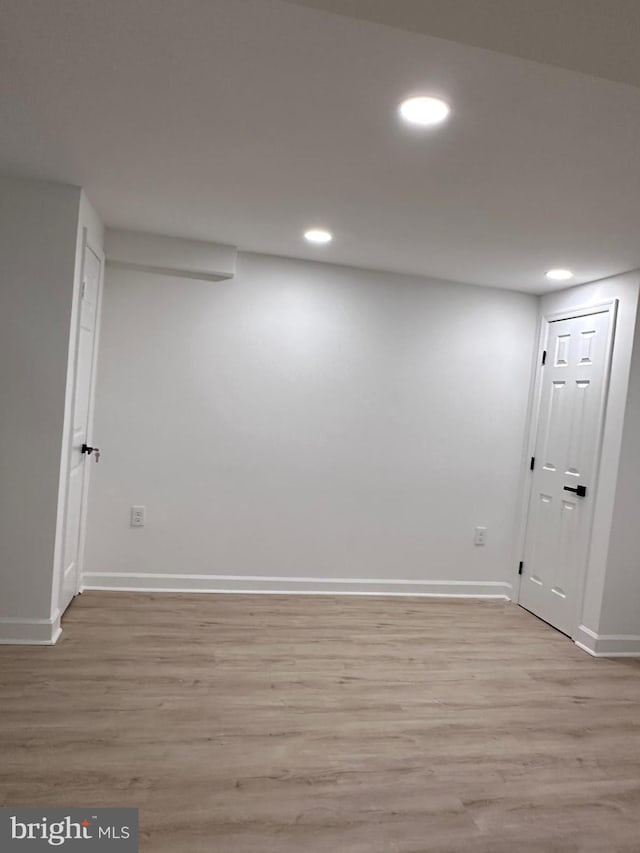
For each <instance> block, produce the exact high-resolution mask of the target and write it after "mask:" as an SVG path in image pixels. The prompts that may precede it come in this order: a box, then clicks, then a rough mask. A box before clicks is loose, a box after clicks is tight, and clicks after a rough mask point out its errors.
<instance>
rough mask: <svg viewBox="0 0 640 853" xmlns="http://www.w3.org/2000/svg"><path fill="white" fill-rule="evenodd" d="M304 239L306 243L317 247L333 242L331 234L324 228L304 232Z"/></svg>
mask: <svg viewBox="0 0 640 853" xmlns="http://www.w3.org/2000/svg"><path fill="white" fill-rule="evenodd" d="M304 239H305V240H306V241H307V242H308V243H315V244H316V245H318V246H322V245H324V244H325V243H330V242H331V241H332V240H333V234H332V233H331V231H327V230H326V229H324V228H309V229H308V230H307V231H305V232H304Z"/></svg>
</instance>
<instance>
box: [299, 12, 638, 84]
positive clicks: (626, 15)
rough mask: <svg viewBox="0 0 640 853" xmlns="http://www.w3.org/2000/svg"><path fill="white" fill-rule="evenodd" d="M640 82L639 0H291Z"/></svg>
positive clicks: (622, 80) (585, 71)
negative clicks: (639, 45) (639, 46)
mask: <svg viewBox="0 0 640 853" xmlns="http://www.w3.org/2000/svg"><path fill="white" fill-rule="evenodd" d="M290 2H292V3H296V4H297V5H299V6H311V7H314V8H317V9H324V10H326V11H330V12H335V13H337V14H341V15H348V16H351V17H354V18H361V19H363V20H365V21H367V20H368V21H376V22H377V23H380V24H385V25H387V26H392V27H399V28H400V29H405V30H411V31H412V32H417V33H425V34H427V35H430V36H438V37H439V38H445V39H451V40H452V41H458V42H462V43H463V44H471V45H475V46H476V47H485V48H488V49H489V50H497V51H500V52H501V53H508V54H510V55H511V56H520V57H522V58H524V59H532V60H535V61H536V62H546V63H548V64H549V65H558V66H560V68H569V69H571V70H572V71H581V72H583V73H584V74H594V75H596V76H597V77H604V78H606V79H607V80H616V81H618V82H619V83H631V84H632V85H634V86H640V50H638V40H639V38H640V3H639V2H638V0H392V2H389V0H290Z"/></svg>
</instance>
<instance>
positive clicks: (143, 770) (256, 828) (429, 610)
mask: <svg viewBox="0 0 640 853" xmlns="http://www.w3.org/2000/svg"><path fill="white" fill-rule="evenodd" d="M0 679H1V682H2V684H1V693H0V804H1V805H11V806H16V805H24V806H46V805H51V806H53V805H56V806H134V807H139V809H140V821H141V829H142V837H141V850H143V851H149V853H151V851H153V853H168V851H172V853H427V851H429V853H434V851H442V852H443V853H444V851H447V853H475V851H479V853H521V851H541V853H542V851H544V853H552V851H559V853H617V851H624V853H632V851H633V853H638V851H640V662H638V661H630V660H627V661H620V660H619V661H613V660H596V659H593V658H590V657H589V656H588V655H586V654H585V653H584V652H582V651H580V650H579V649H578V648H576V647H575V646H574V645H573V644H572V643H571V642H570V641H569V640H567V639H566V638H564V637H562V636H561V635H560V634H557V633H556V632H555V631H553V630H552V629H551V628H549V627H548V626H546V625H544V624H543V623H542V622H539V621H538V620H537V619H535V617H533V616H531V615H529V614H528V613H526V612H525V611H523V610H521V609H519V608H518V607H516V606H514V605H511V604H506V603H499V602H482V601H451V600H449V601H447V600H433V599H431V600H429V599H408V598H386V599H385V598H373V597H366V598H365V597H363V598H355V597H324V596H291V597H287V596H280V595H277V596H271V595H264V596H236V595H200V596H196V595H184V596H182V595H147V594H129V593H126V594H123V593H98V592H88V593H85V594H84V595H83V596H82V597H81V598H79V599H78V600H76V602H74V604H73V605H72V607H71V609H70V610H69V611H68V614H67V616H66V618H65V621H64V633H63V635H62V638H61V640H60V641H59V643H58V645H57V646H55V647H53V648H43V647H39V648H38V647H6V646H5V647H0Z"/></svg>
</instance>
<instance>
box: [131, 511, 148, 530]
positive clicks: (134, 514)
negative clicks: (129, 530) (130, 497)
mask: <svg viewBox="0 0 640 853" xmlns="http://www.w3.org/2000/svg"><path fill="white" fill-rule="evenodd" d="M145 513H146V507H143V506H132V507H131V526H132V527H144V518H145Z"/></svg>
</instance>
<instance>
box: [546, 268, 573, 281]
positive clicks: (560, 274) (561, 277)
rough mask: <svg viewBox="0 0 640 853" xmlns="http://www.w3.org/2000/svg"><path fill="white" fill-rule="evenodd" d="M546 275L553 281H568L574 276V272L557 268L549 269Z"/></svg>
mask: <svg viewBox="0 0 640 853" xmlns="http://www.w3.org/2000/svg"><path fill="white" fill-rule="evenodd" d="M546 276H547V278H550V279H551V280H552V281H568V280H569V279H570V278H573V273H572V272H571V270H564V269H555V270H549V272H548V273H546Z"/></svg>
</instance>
